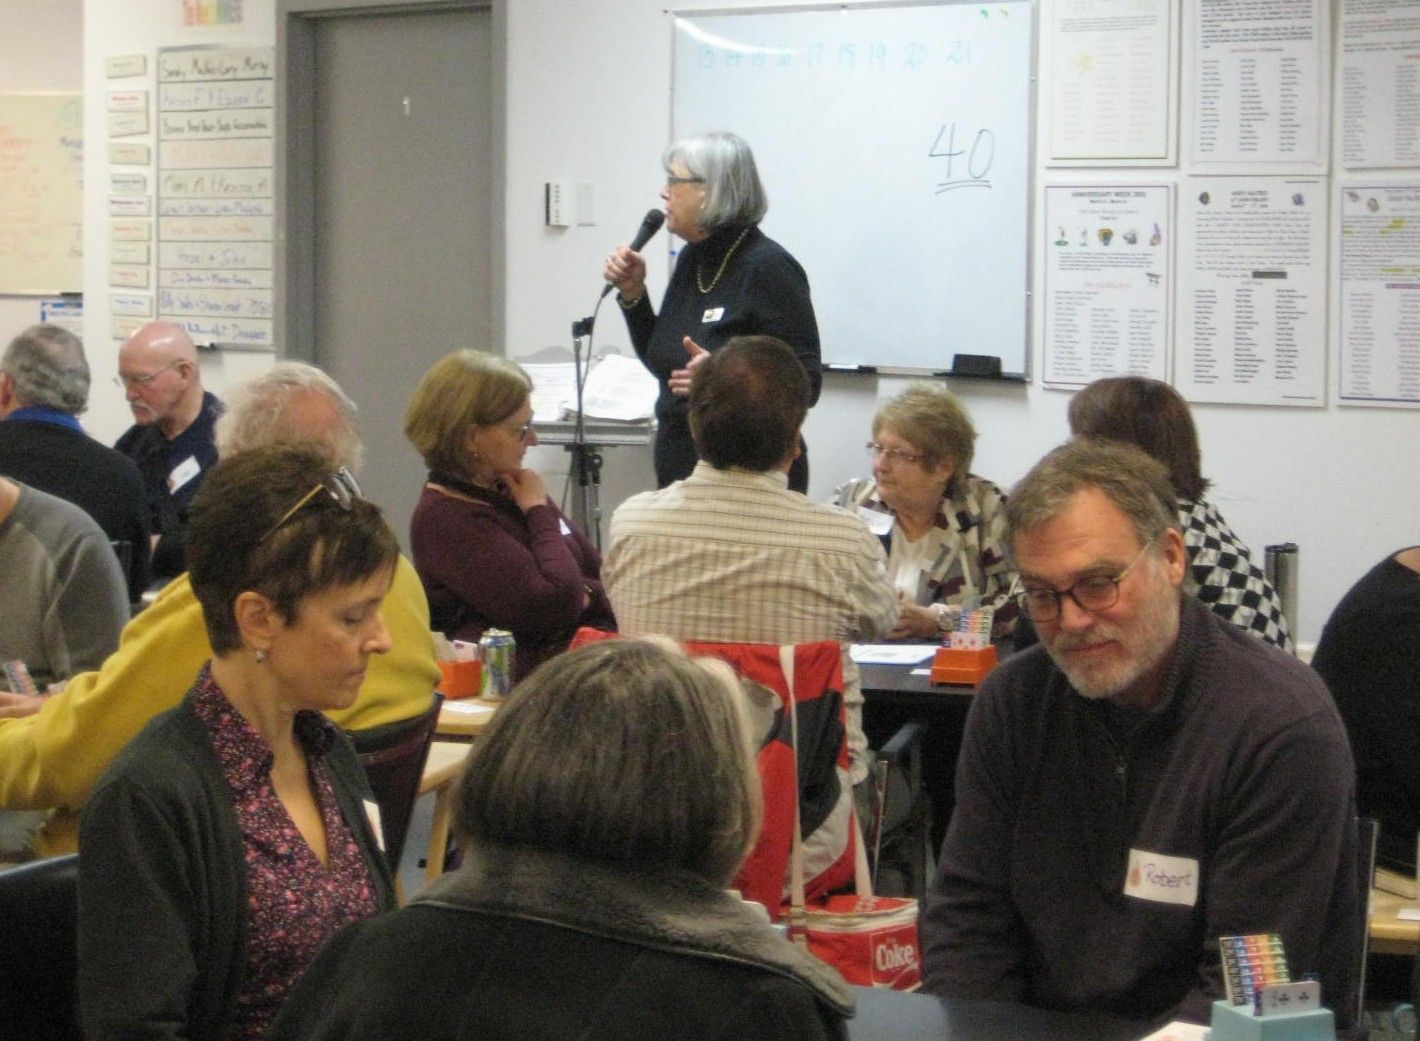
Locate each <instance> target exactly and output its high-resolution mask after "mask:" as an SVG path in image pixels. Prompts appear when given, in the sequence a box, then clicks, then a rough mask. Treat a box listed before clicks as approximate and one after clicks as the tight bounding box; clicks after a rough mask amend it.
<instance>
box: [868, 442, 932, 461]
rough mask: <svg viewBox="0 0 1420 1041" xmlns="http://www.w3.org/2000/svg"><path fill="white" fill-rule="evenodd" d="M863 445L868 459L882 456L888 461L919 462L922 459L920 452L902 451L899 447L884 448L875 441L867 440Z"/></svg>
mask: <svg viewBox="0 0 1420 1041" xmlns="http://www.w3.org/2000/svg"><path fill="white" fill-rule="evenodd" d="M863 447H865V448H866V449H867V450H868V458H869V459H877V458H879V457H882V458H883V459H886V460H887V461H888V462H890V463H920V462H921V461H922V459H923V456H922V453H921V452H904V451H903V450H902V449H901V448H884V447H883V446H882V445H880V444H878V443H877V442H876V441H869V442H868V443H867V444H866V445H864V446H863Z"/></svg>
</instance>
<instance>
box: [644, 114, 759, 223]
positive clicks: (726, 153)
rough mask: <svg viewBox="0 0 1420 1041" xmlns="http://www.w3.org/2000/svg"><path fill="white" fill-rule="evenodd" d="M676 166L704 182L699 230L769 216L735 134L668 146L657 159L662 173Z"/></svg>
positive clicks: (717, 133)
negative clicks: (663, 168)
mask: <svg viewBox="0 0 1420 1041" xmlns="http://www.w3.org/2000/svg"><path fill="white" fill-rule="evenodd" d="M677 162H680V163H682V164H684V166H685V168H686V170H687V171H688V172H689V173H690V175H691V176H692V177H700V178H703V179H704V181H705V205H704V207H703V208H702V209H701V211H700V226H701V227H702V228H704V229H705V230H706V231H714V230H715V229H716V228H723V227H726V226H728V225H736V224H758V223H759V222H760V221H762V220H763V219H764V215H765V214H766V213H768V212H769V196H767V195H766V194H765V192H764V185H763V184H762V183H760V180H759V168H758V167H757V166H755V163H754V153H753V152H751V151H750V150H749V145H748V144H746V143H745V140H744V138H742V137H740V136H739V135H738V134H732V133H730V132H729V131H728V130H712V131H711V132H710V133H708V134H697V135H696V136H694V137H686V138H682V139H681V140H679V141H677V142H675V143H674V144H672V145H671V146H670V147H669V148H667V149H666V151H665V154H664V155H663V156H661V165H662V166H664V167H665V168H666V173H670V172H671V167H672V166H673V165H674V164H675V163H677Z"/></svg>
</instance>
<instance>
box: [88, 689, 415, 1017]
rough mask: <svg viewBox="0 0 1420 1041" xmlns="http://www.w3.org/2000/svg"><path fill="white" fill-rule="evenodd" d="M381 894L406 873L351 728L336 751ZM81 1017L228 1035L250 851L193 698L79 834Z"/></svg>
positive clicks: (164, 723) (338, 773)
mask: <svg viewBox="0 0 1420 1041" xmlns="http://www.w3.org/2000/svg"><path fill="white" fill-rule="evenodd" d="M322 762H323V763H325V764H326V765H327V766H328V767H329V769H330V774H331V779H332V781H333V783H334V787H335V793H336V798H337V800H338V801H339V803H340V812H341V814H342V816H344V818H345V820H346V822H347V823H348V824H349V825H350V828H351V830H352V831H353V832H354V833H355V838H356V840H357V841H358V842H359V843H360V846H361V848H362V850H363V852H364V854H365V862H366V864H367V865H368V867H369V869H370V876H371V878H373V879H374V882H375V888H376V892H377V895H378V896H379V900H380V905H381V906H382V907H385V908H389V907H393V906H394V882H393V879H392V878H391V876H390V871H389V866H388V865H387V864H386V863H385V858H384V855H383V854H382V853H380V851H379V849H378V847H377V845H376V842H375V837H374V833H373V831H372V830H371V828H370V822H369V819H368V817H367V816H366V814H365V809H364V806H363V805H362V799H368V798H369V797H370V796H369V785H368V783H367V782H366V780H365V774H364V771H363V770H362V769H361V767H360V762H359V760H358V759H356V757H355V752H354V749H353V748H352V747H351V746H350V742H349V740H348V739H346V738H345V737H344V735H342V734H337V735H336V740H335V742H334V743H333V744H332V745H331V747H330V750H329V751H328V752H327V753H326V755H325V757H324V759H323V760H322ZM79 852H80V857H79V979H78V997H79V1016H80V1024H81V1025H82V1026H83V1028H84V1032H85V1036H86V1037H89V1038H94V1039H104V1038H119V1037H122V1038H154V1039H157V1038H192V1039H207V1038H211V1039H213V1041H216V1039H219V1038H225V1037H226V1036H227V1032H228V1030H229V1028H230V1026H231V1023H232V1020H233V1016H234V1015H235V1012H236V1000H237V994H238V993H239V992H240V990H241V985H242V974H243V971H244V968H245V960H246V946H247V880H246V852H245V845H244V839H243V837H242V830H241V826H240V825H239V824H238V822H237V814H236V809H235V808H234V806H233V804H232V794H231V790H230V789H229V788H228V787H227V782H226V779H225V777H224V775H223V773H222V767H221V764H220V763H219V762H218V760H217V754H216V752H215V751H213V748H212V742H211V739H210V738H209V736H208V733H207V730H206V728H205V727H204V726H203V724H202V721H201V720H200V719H199V718H198V716H197V713H196V712H195V711H194V710H193V708H192V704H191V700H190V697H189V699H185V700H184V701H183V702H182V704H180V705H178V706H177V707H176V708H173V709H169V710H168V711H167V712H164V713H162V714H161V715H158V716H155V717H154V718H153V720H152V722H150V723H149V724H148V726H147V727H145V728H144V729H143V730H142V732H140V733H139V735H138V736H137V737H135V738H134V739H133V741H132V743H131V744H129V746H128V747H127V748H126V749H125V750H124V751H123V754H122V755H120V756H119V757H118V759H117V760H115V761H114V764H113V766H111V767H110V768H109V770H108V773H106V774H105V775H104V777H103V779H102V780H101V781H100V782H99V785H98V787H97V788H95V789H94V794H93V796H92V797H91V798H90V799H89V803H88V805H87V806H86V807H85V809H84V816H83V820H82V823H81V830H80V837H79Z"/></svg>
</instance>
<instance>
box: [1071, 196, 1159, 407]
mask: <svg viewBox="0 0 1420 1041" xmlns="http://www.w3.org/2000/svg"><path fill="white" fill-rule="evenodd" d="M1172 215H1173V195H1172V189H1171V188H1170V187H1169V186H1168V185H1151V186H1150V185H1143V186H1137V185H1103V184H1094V185H1050V186H1047V187H1046V189H1045V244H1044V247H1043V250H1044V252H1043V255H1044V256H1045V258H1046V261H1045V307H1044V314H1045V329H1044V333H1045V375H1044V377H1043V378H1044V382H1045V384H1046V385H1047V386H1057V387H1083V386H1085V385H1086V384H1088V383H1092V382H1094V381H1095V380H1097V379H1100V378H1102V377H1104V376H1126V375H1129V376H1150V377H1152V378H1154V379H1159V380H1167V379H1168V378H1169V371H1170V366H1169V361H1170V357H1169V353H1170V346H1171V344H1170V330H1171V328H1172V325H1173V323H1172V322H1171V321H1170V298H1169V295H1170V292H1171V287H1172V285H1173V278H1172V271H1171V269H1170V258H1171V256H1172V254H1173V241H1172V240H1173V227H1172V220H1171V218H1172Z"/></svg>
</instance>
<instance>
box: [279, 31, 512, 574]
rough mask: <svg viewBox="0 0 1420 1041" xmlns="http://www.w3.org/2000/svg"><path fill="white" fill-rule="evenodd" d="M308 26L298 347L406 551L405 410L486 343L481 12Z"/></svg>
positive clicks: (485, 64) (409, 476)
mask: <svg viewBox="0 0 1420 1041" xmlns="http://www.w3.org/2000/svg"><path fill="white" fill-rule="evenodd" d="M310 24H311V27H312V29H313V32H312V35H311V36H310V38H309V42H310V43H311V45H312V47H311V52H312V58H313V68H312V69H311V72H312V76H311V81H310V82H311V87H312V93H313V97H311V99H310V109H309V111H310V112H311V114H312V116H313V126H312V129H311V139H310V140H311V143H312V149H311V158H312V166H311V176H310V181H309V184H310V187H311V202H310V210H309V213H310V217H311V219H310V229H311V241H310V257H311V267H312V270H311V273H310V274H311V281H310V282H309V283H308V285H309V290H308V292H309V298H310V306H311V308H312V311H313V313H312V314H311V315H310V316H309V321H310V323H311V324H310V332H311V339H310V355H311V357H312V358H313V360H314V361H315V363H316V364H318V365H320V366H321V367H322V368H324V369H325V370H326V371H327V372H329V373H330V374H331V375H332V376H333V377H335V379H336V380H337V381H338V382H339V383H340V384H341V386H343V387H344V388H345V389H346V391H347V392H348V393H349V394H350V396H351V397H353V398H354V399H355V401H356V403H357V404H358V405H359V406H360V429H361V433H362V435H363V437H364V440H365V450H366V456H365V466H364V470H363V472H362V473H361V475H360V476H361V484H362V485H363V487H364V489H365V493H366V494H367V495H368V496H369V498H370V499H372V500H373V501H374V502H376V503H378V504H379V505H380V506H381V507H382V508H383V509H384V511H385V515H386V516H387V517H388V518H389V521H390V524H391V526H392V527H393V528H394V529H395V531H396V533H398V535H399V537H400V541H401V543H403V544H404V545H405V546H406V547H407V546H408V539H409V516H410V513H411V512H412V511H413V509H414V503H415V501H416V499H417V498H418V496H419V491H420V487H421V485H422V483H423V480H424V470H423V463H422V461H421V460H420V459H419V457H418V455H417V454H416V453H415V452H414V450H413V449H412V448H411V447H410V446H409V444H408V442H407V441H405V439H404V434H403V427H404V410H405V406H406V405H407V403H408V401H409V398H410V395H411V394H412V393H413V391H414V389H415V387H416V386H417V385H418V382H419V379H420V378H421V377H422V376H423V374H424V372H425V370H426V369H428V367H429V366H430V364H432V363H433V362H434V361H435V360H436V359H438V358H439V357H441V356H443V355H444V354H446V353H448V352H449V351H451V350H454V349H456V348H460V347H478V348H482V349H489V348H491V347H493V346H494V343H493V338H492V323H491V321H490V314H491V307H490V293H489V269H490V258H491V249H490V241H491V239H490V222H491V215H492V210H493V203H492V200H493V187H492V184H493V182H492V175H491V167H492V161H491V149H490V136H491V134H490V123H491V118H490V117H491V111H492V75H491V57H490V55H491V46H490V42H491V38H492V26H491V16H490V14H489V12H488V10H487V9H486V8H485V9H482V10H478V9H474V10H446V11H427V12H411V13H400V14H350V15H345V16H337V17H326V18H320V19H318V20H314V21H312V22H311V23H310ZM292 304H293V306H296V307H299V306H301V304H300V302H299V301H297V300H293V301H292Z"/></svg>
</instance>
